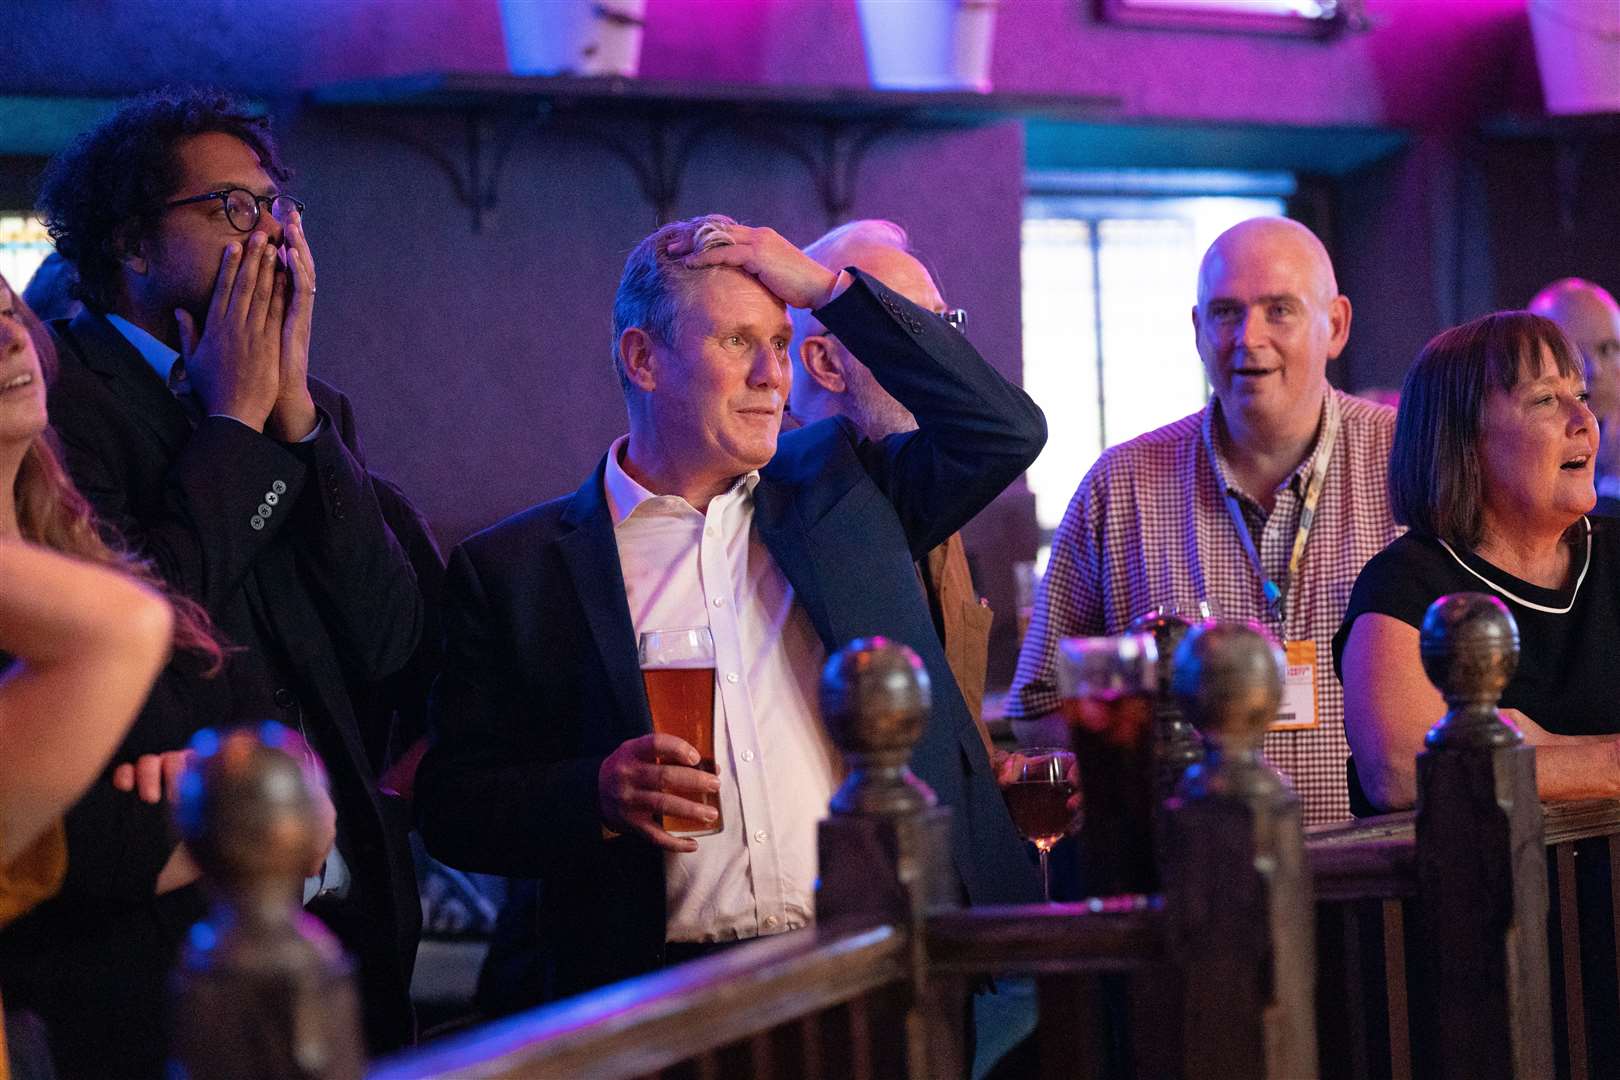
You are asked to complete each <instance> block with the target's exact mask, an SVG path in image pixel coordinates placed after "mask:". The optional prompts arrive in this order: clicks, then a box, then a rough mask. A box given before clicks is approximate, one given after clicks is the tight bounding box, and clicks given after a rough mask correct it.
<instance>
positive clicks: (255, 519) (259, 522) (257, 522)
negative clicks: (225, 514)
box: [248, 514, 264, 532]
mask: <svg viewBox="0 0 1620 1080" xmlns="http://www.w3.org/2000/svg"><path fill="white" fill-rule="evenodd" d="M248 524H249V525H251V526H253V531H254V532H258V531H259V530H260V529H263V528H264V518H262V517H260V516H259V515H258V514H254V515H253V516H252V517H250V518H248Z"/></svg>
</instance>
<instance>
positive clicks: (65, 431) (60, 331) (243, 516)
mask: <svg viewBox="0 0 1620 1080" xmlns="http://www.w3.org/2000/svg"><path fill="white" fill-rule="evenodd" d="M52 329H53V331H54V332H55V334H56V337H57V342H58V347H59V350H60V353H61V370H60V373H59V375H58V377H57V379H56V381H55V383H54V384H53V385H52V387H51V391H50V397H49V405H50V412H51V420H52V424H53V427H54V428H55V429H56V431H57V434H58V436H59V438H60V441H61V444H62V446H63V450H64V452H65V457H66V462H67V466H68V469H69V471H70V472H71V474H72V476H73V478H74V481H75V482H76V483H77V484H78V486H79V488H80V490H81V491H83V492H84V494H85V495H86V496H87V497H88V498H89V499H90V501H91V502H92V503H93V504H94V506H95V508H96V511H97V513H98V514H99V515H100V516H101V518H102V519H103V521H104V522H105V523H106V524H107V525H108V526H109V528H110V530H116V532H117V533H118V534H119V536H121V537H122V538H124V540H125V541H126V542H127V543H128V545H129V546H130V547H132V548H133V549H134V550H135V551H136V552H138V553H139V554H141V555H142V556H145V557H147V558H150V559H151V560H152V562H153V564H154V566H155V567H156V569H157V571H158V572H159V573H160V574H161V575H162V576H163V578H164V579H165V580H166V581H167V582H168V583H169V584H170V585H171V587H173V588H175V589H176V590H177V591H180V592H183V593H185V594H187V595H189V596H191V597H193V598H195V599H197V600H198V601H199V602H201V603H202V604H203V606H204V607H206V608H207V610H208V612H209V614H210V615H211V616H212V617H213V619H214V621H215V625H216V627H217V629H218V631H219V633H220V635H221V636H222V637H223V638H224V639H225V640H226V642H227V643H228V644H229V645H230V646H233V649H232V651H231V652H230V654H229V656H228V658H227V662H226V669H225V672H224V674H223V675H222V676H220V677H218V678H216V679H214V680H199V679H197V678H195V677H194V675H191V674H188V673H187V672H185V671H184V670H179V669H180V668H182V667H183V661H182V663H181V664H177V665H171V668H170V670H169V671H168V672H167V673H166V674H165V676H164V677H163V679H162V680H160V682H159V688H158V691H157V692H155V693H154V695H153V698H152V700H151V702H150V703H149V704H148V706H147V707H146V709H145V710H144V711H143V713H142V715H141V717H140V719H139V720H137V722H136V725H135V727H134V729H133V730H132V733H131V735H130V738H129V742H128V744H126V746H125V748H124V749H123V750H122V751H120V755H119V759H118V760H128V756H129V755H132V754H135V753H141V752H153V751H156V750H168V749H176V748H179V747H182V746H184V745H185V743H186V740H187V739H188V738H189V736H190V734H191V732H192V731H194V730H195V729H196V728H198V727H201V726H207V725H210V724H223V723H229V722H231V721H233V720H239V721H249V720H258V719H263V718H266V717H269V718H274V719H278V720H281V721H283V722H284V723H286V724H288V725H289V726H291V727H295V728H297V727H302V728H303V729H304V731H305V733H306V734H307V736H308V738H309V740H310V741H311V743H312V744H313V745H314V746H315V747H316V749H317V750H318V751H319V753H320V754H321V757H322V759H323V761H324V762H325V764H326V767H327V771H328V773H329V775H330V777H331V782H332V798H333V802H334V804H335V806H336V808H337V814H338V828H339V843H340V846H341V847H342V849H343V852H344V855H345V856H346V858H347V859H348V860H349V863H350V869H351V872H352V874H353V877H354V887H353V889H352V891H351V893H350V895H349V897H348V898H347V900H346V901H345V902H343V903H340V904H338V905H336V906H334V907H331V908H328V909H325V910H322V911H321V914H322V915H323V917H325V918H327V921H328V922H329V923H330V924H331V925H332V929H333V930H334V931H335V932H336V933H337V934H338V936H339V937H340V938H341V939H342V941H343V943H344V945H345V946H346V947H347V948H348V950H349V951H350V953H351V954H352V955H353V956H354V957H355V959H356V961H357V963H358V967H359V971H360V978H361V989H362V994H363V996H364V1001H365V1010H366V1016H365V1019H366V1026H367V1035H368V1041H369V1042H370V1043H371V1044H372V1047H373V1049H374V1050H383V1049H388V1048H392V1047H397V1046H400V1045H403V1044H405V1043H407V1042H409V1041H410V1040H411V1038H412V1035H413V1020H412V1015H411V1008H410V1000H409V995H408V988H409V983H410V971H411V964H412V961H413V958H414V952H415V944H416V938H417V932H418V929H419V927H420V918H421V912H420V908H419V906H418V901H417V897H416V890H415V877H414V874H413V872H412V868H411V862H410V854H409V850H408V846H407V842H406V835H405V828H404V824H405V823H404V822H403V821H401V820H400V819H399V818H400V815H398V814H397V813H390V812H388V810H387V809H386V808H385V807H384V805H383V802H382V800H381V798H380V797H379V795H378V793H377V790H376V775H377V772H378V771H379V770H380V769H381V767H382V762H381V761H380V760H379V759H378V757H377V755H378V754H380V753H381V749H382V748H383V747H385V746H386V745H387V742H388V733H387V732H386V730H365V729H364V728H363V727H362V725H366V726H367V727H370V728H373V729H375V728H378V727H380V726H382V725H386V723H387V722H388V719H387V718H388V712H387V710H384V709H379V708H376V707H373V706H371V705H369V704H368V701H369V700H371V697H373V696H374V695H373V690H372V688H374V687H375V686H376V684H379V683H381V682H382V681H383V680H385V679H387V678H388V677H389V676H391V675H393V674H394V673H395V672H396V671H398V670H399V669H401V668H402V667H403V666H405V664H406V663H407V661H408V660H409V659H410V658H411V656H412V652H413V650H414V649H415V647H416V645H417V642H418V639H419V636H420V633H421V624H422V619H423V613H422V600H421V597H420V595H419V593H418V589H417V583H416V579H415V576H414V575H413V573H412V570H411V566H410V563H409V561H408V560H407V558H406V556H405V554H404V552H403V551H402V550H401V547H400V544H399V542H398V541H397V540H396V539H395V536H394V534H393V532H392V530H391V529H390V528H389V525H388V524H387V523H386V521H385V518H384V514H383V512H382V510H381V508H380V507H379V502H378V496H377V492H376V487H375V486H374V484H375V481H374V478H373V477H371V476H370V474H368V473H367V471H366V468H365V462H364V457H363V454H362V452H361V450H360V445H359V441H358V439H357V437H356V434H355V430H354V417H353V413H352V410H351V409H350V406H349V402H348V399H347V398H345V397H344V396H343V395H342V394H340V393H338V392H337V391H336V390H334V389H333V388H331V387H330V386H327V385H326V384H324V383H321V382H319V381H318V380H315V379H311V380H310V391H311V394H312V396H313V397H314V399H315V403H316V405H317V407H318V409H319V412H320V415H321V417H322V421H323V424H324V426H323V429H322V431H321V433H320V434H319V435H318V436H317V437H316V438H315V439H314V440H312V441H311V442H309V443H307V444H297V445H287V444H284V443H280V442H277V441H276V440H274V439H272V438H269V437H267V436H265V435H262V434H260V433H258V432H255V431H253V430H252V429H250V428H248V427H246V426H245V425H242V424H240V423H237V422H236V421H234V420H231V419H228V418H224V417H208V418H204V419H202V420H200V421H198V422H196V423H195V424H193V422H192V421H191V420H190V419H189V418H188V417H187V415H186V412H185V410H184V409H183V408H182V406H181V405H180V403H179V402H178V401H177V400H176V399H175V397H174V396H173V395H172V394H171V393H170V392H169V390H168V388H167V386H165V384H164V382H163V380H161V379H159V378H158V377H157V375H156V373H154V372H153V371H152V369H151V368H150V366H149V365H148V364H147V363H146V361H145V360H144V359H143V358H142V357H141V356H140V354H139V353H138V352H137V351H136V350H135V349H134V348H133V347H132V346H131V345H130V344H129V343H128V342H127V341H126V340H125V339H124V338H123V336H122V335H120V334H119V333H118V331H117V330H116V329H114V328H113V326H112V325H111V324H110V323H109V322H108V321H107V320H106V319H105V318H103V317H102V316H101V315H99V314H95V313H92V312H86V313H84V314H81V315H80V316H78V317H77V318H75V319H73V320H72V321H71V322H59V323H56V324H54V325H53V327H52ZM266 511H268V512H266ZM68 827H69V833H68V851H69V855H68V859H69V866H70V870H69V875H70V876H69V881H68V883H67V887H66V888H65V889H64V891H63V893H62V895H61V896H60V897H59V898H58V900H56V901H55V902H54V903H53V904H51V905H47V907H46V909H45V910H44V911H42V912H41V915H40V919H39V922H38V923H36V924H33V925H49V926H51V927H52V928H53V929H54V930H55V931H56V933H57V934H58V935H60V936H56V937H54V939H53V940H49V941H43V942H42V941H41V940H40V939H35V945H36V949H35V950H34V955H35V957H36V959H37V960H41V961H44V962H45V963H48V962H49V960H50V957H51V955H52V953H51V950H52V949H60V948H64V947H67V946H66V943H67V942H68V941H70V940H72V941H77V942H78V945H77V947H79V948H81V949H84V950H86V952H87V954H88V953H89V950H90V946H89V945H88V944H86V943H85V941H84V939H85V938H94V939H95V941H96V942H97V943H98V944H97V945H96V949H97V950H99V955H101V956H102V957H103V959H104V964H103V966H104V967H105V968H107V969H108V970H116V969H117V968H118V967H119V966H120V965H124V966H126V968H128V967H133V966H135V965H143V970H146V969H148V968H152V967H153V966H154V964H156V963H157V961H159V960H161V959H162V958H165V957H172V956H173V953H174V946H175V944H176V943H177V941H178V931H180V930H183V929H184V927H185V926H186V925H187V924H188V923H189V921H190V920H191V919H192V918H194V917H195V915H196V914H197V912H198V911H199V910H200V901H199V900H198V898H197V896H196V890H194V889H188V890H182V892H180V893H176V894H174V895H172V896H170V897H164V898H160V899H158V900H156V901H154V900H153V899H152V896H151V888H152V883H153V881H154V880H155V878H156V875H157V873H158V871H159V869H161V867H162V865H163V862H164V861H165V860H166V859H167V857H168V853H169V851H170V850H171V849H172V846H173V837H172V835H170V834H169V832H168V826H167V820H166V817H165V815H164V814H163V812H162V811H161V810H159V809H155V808H148V807H144V806H141V805H139V804H138V801H137V800H135V799H134V798H133V797H132V796H121V797H120V796H118V794H117V793H111V792H109V790H108V786H107V785H106V783H105V782H102V783H99V784H98V785H97V787H96V788H95V790H94V791H93V793H92V794H91V795H90V796H89V797H88V798H87V799H86V800H85V802H84V803H83V804H82V805H81V806H80V807H78V808H77V809H75V811H74V812H73V813H72V814H71V815H70V816H69V819H68ZM109 913H113V914H112V915H110V914H109ZM113 915H116V917H113ZM115 926H116V927H118V928H119V930H118V932H117V933H113V932H111V930H110V928H111V927H115ZM27 928H28V927H27V926H24V927H23V929H25V930H26V929H27ZM8 936H10V935H8ZM147 973H148V974H152V972H150V971H148V972H147ZM8 981H16V977H15V976H8ZM7 990H8V993H9V992H10V987H9V986H8V987H7ZM80 1011H82V1010H80ZM46 1019H47V1022H49V1023H52V1024H53V1028H54V1027H55V1026H56V1025H55V1023H54V1021H55V1020H56V1018H55V1017H52V1016H50V1015H47V1017H46ZM53 1035H54V1032H53ZM101 1038H102V1039H103V1040H105V1041H108V1042H112V1043H113V1045H115V1046H116V1045H117V1043H118V1040H116V1039H111V1038H108V1037H107V1036H106V1035H103V1036H101ZM148 1038H149V1039H151V1037H150V1036H149V1037H148ZM57 1041H59V1042H60V1040H57ZM151 1041H157V1040H155V1039H152V1040H151Z"/></svg>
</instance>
